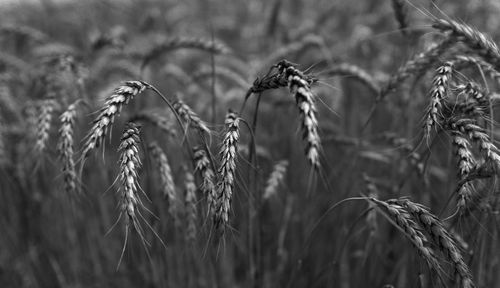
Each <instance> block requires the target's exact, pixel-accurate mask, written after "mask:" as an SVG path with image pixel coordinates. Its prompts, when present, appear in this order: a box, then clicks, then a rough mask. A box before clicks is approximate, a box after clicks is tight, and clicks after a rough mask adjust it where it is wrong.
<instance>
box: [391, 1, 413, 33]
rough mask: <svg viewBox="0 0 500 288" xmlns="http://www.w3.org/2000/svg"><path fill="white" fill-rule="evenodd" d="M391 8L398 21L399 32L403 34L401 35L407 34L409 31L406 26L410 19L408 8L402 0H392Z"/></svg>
mask: <svg viewBox="0 0 500 288" xmlns="http://www.w3.org/2000/svg"><path fill="white" fill-rule="evenodd" d="M392 9H393V10H394V16H395V17H396V20H397V21H398V24H399V29H400V31H401V34H403V36H408V34H409V33H408V32H409V31H408V30H407V28H408V26H409V22H410V21H409V20H408V9H407V8H406V5H405V3H404V1H403V0H392Z"/></svg>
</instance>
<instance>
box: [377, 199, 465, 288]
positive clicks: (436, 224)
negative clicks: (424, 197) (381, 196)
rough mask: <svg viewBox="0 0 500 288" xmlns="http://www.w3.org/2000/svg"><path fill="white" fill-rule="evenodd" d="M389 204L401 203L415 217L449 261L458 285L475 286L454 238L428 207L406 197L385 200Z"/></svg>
mask: <svg viewBox="0 0 500 288" xmlns="http://www.w3.org/2000/svg"><path fill="white" fill-rule="evenodd" d="M387 202H389V203H391V204H396V205H401V206H402V207H405V208H406V209H407V210H408V212H409V213H410V214H411V215H412V216H413V217H414V218H415V219H416V221H417V223H418V224H420V226H422V228H423V229H424V231H426V232H427V234H428V235H429V236H430V237H431V239H432V240H433V243H434V244H435V245H436V246H437V247H438V249H439V251H441V252H442V253H443V255H445V257H446V258H447V260H448V261H450V262H451V264H452V265H453V268H454V270H455V273H456V276H457V277H458V279H459V283H460V285H461V286H460V287H463V288H472V287H475V285H474V282H473V281H472V275H471V272H470V270H469V267H468V266H467V264H466V263H465V261H464V259H463V257H462V253H461V252H460V249H459V247H458V246H457V244H456V241H455V239H453V237H452V236H451V234H450V233H448V231H447V230H446V229H445V228H444V225H443V223H442V222H441V221H440V220H439V219H438V218H437V217H436V216H434V214H432V213H431V212H430V211H429V209H427V208H426V207H425V206H423V205H421V204H417V203H414V202H411V201H410V200H408V199H396V200H389V201H387Z"/></svg>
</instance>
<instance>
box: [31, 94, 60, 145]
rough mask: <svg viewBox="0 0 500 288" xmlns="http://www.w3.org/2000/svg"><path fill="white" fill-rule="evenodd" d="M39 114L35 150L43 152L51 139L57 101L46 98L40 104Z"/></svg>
mask: <svg viewBox="0 0 500 288" xmlns="http://www.w3.org/2000/svg"><path fill="white" fill-rule="evenodd" d="M39 105H40V106H39V109H40V110H39V113H40V114H39V115H38V120H37V126H36V127H37V131H36V142H35V151H36V152H37V153H41V152H43V151H44V150H45V148H46V146H47V141H48V140H49V133H50V128H51V125H52V116H53V115H52V113H53V112H54V109H55V108H56V107H55V106H56V105H57V101H56V100H55V99H54V98H52V97H50V98H47V99H44V100H42V101H41V102H40V104H39Z"/></svg>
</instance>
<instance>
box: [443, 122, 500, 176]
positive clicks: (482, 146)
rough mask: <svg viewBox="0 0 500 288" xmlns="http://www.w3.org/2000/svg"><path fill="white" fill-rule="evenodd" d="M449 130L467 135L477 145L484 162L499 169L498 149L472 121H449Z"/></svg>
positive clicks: (499, 156) (499, 157)
mask: <svg viewBox="0 0 500 288" xmlns="http://www.w3.org/2000/svg"><path fill="white" fill-rule="evenodd" d="M449 122H450V123H449V125H450V128H451V130H456V131H459V132H462V133H463V134H465V135H467V136H468V137H469V139H471V140H472V141H473V142H475V143H477V145H478V146H479V150H480V151H481V152H482V153H483V155H484V158H485V160H488V161H490V163H492V164H493V165H495V167H500V155H499V151H498V148H497V147H496V146H495V145H494V144H493V143H492V142H491V139H490V137H489V136H488V134H486V131H485V130H484V129H483V128H482V127H480V126H478V125H476V124H475V121H474V120H472V119H466V118H464V119H450V121H449Z"/></svg>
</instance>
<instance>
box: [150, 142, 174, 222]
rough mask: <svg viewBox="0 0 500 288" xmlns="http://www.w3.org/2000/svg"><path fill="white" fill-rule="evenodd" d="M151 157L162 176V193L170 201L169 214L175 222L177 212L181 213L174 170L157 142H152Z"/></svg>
mask: <svg viewBox="0 0 500 288" xmlns="http://www.w3.org/2000/svg"><path fill="white" fill-rule="evenodd" d="M148 149H149V151H150V152H151V156H152V158H153V159H154V161H155V163H156V167H157V168H158V173H159V175H160V182H161V192H162V194H163V197H164V198H165V199H167V201H168V212H169V214H170V216H172V218H173V219H174V220H176V221H177V216H178V215H177V212H178V211H179V207H178V204H179V199H178V197H177V193H176V191H175V183H174V177H173V174H172V169H171V168H170V164H169V161H168V158H167V154H165V152H164V151H163V149H161V147H160V146H159V145H158V143H156V142H152V143H150V144H149V146H148Z"/></svg>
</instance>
